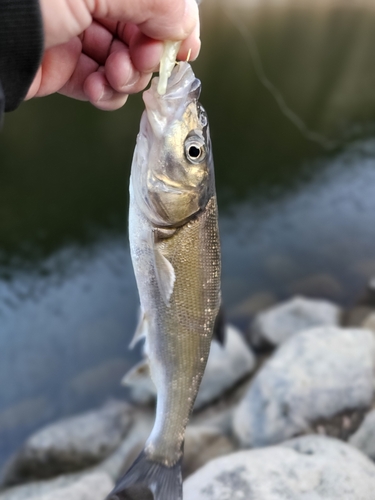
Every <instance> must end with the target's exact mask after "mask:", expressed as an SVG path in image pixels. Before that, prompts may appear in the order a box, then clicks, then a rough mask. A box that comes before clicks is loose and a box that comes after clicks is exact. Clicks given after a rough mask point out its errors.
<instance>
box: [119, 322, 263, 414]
mask: <svg viewBox="0 0 375 500" xmlns="http://www.w3.org/2000/svg"><path fill="white" fill-rule="evenodd" d="M254 368H255V356H254V354H253V353H252V351H251V350H250V348H249V347H248V346H247V344H246V342H245V340H244V339H243V337H242V335H241V333H240V332H239V331H238V330H237V329H236V328H235V327H234V326H231V325H227V326H226V342H225V345H224V347H223V346H221V345H220V344H218V343H217V342H216V341H215V340H214V341H213V342H212V344H211V351H210V356H209V358H208V362H207V367H206V371H205V373H204V376H203V380H202V383H201V386H200V389H199V392H198V396H197V399H196V402H195V409H196V410H197V409H200V408H202V407H203V406H205V405H207V404H208V403H210V402H212V401H213V400H215V399H217V398H218V397H220V396H221V395H222V394H223V393H224V392H225V391H227V390H228V389H230V388H231V387H233V386H234V385H235V384H237V383H238V382H239V381H240V380H241V379H243V378H244V377H246V375H249V374H250V373H251V372H252V371H253V370H254ZM124 382H126V383H127V384H129V385H132V386H134V388H135V389H134V391H133V392H132V398H133V399H134V400H135V401H136V402H140V403H145V402H148V401H149V400H150V399H151V396H152V397H153V399H155V396H156V389H155V386H154V385H153V383H152V382H151V379H150V372H149V369H148V366H147V364H145V363H140V364H138V365H137V366H136V367H134V368H133V370H131V372H130V373H129V374H126V375H125V377H124V379H123V383H124Z"/></svg>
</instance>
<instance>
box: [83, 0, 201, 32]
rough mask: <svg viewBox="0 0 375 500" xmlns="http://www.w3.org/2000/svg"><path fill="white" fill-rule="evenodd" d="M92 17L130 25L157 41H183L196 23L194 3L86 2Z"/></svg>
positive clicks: (188, 0)
mask: <svg viewBox="0 0 375 500" xmlns="http://www.w3.org/2000/svg"><path fill="white" fill-rule="evenodd" d="M86 5H87V6H88V8H89V10H90V12H91V14H92V15H93V16H94V17H96V18H102V19H113V20H120V21H124V22H130V23H133V24H136V25H138V26H139V27H140V29H141V31H142V32H143V33H144V34H145V35H147V36H149V37H150V38H155V39H157V40H167V39H168V40H184V39H185V38H187V37H188V36H189V35H190V34H191V33H192V32H193V30H194V28H195V26H196V24H197V22H198V6H197V3H196V1H195V0H173V1H171V0H158V1H157V2H155V0H139V1H136V2H135V1H134V0H112V1H108V0H106V1H101V2H92V1H91V0H86Z"/></svg>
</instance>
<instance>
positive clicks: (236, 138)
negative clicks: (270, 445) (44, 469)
mask: <svg viewBox="0 0 375 500" xmlns="http://www.w3.org/2000/svg"><path fill="white" fill-rule="evenodd" d="M373 5H374V4H373V2H364V1H363V2H361V1H359V0H358V1H356V2H353V1H345V0H336V1H335V0H320V1H318V0H314V1H312V0H311V1H308V0H298V1H297V0H295V1H293V0H273V1H271V0H269V1H267V0H259V1H256V0H227V1H226V2H219V1H217V0H205V1H204V2H203V4H202V7H201V16H202V52H201V56H200V58H199V60H198V61H197V62H196V63H194V65H193V67H194V70H195V72H196V75H197V76H198V77H199V78H200V79H201V80H202V83H203V92H202V96H201V102H202V103H203V105H204V107H205V108H206V110H207V112H208V116H209V119H210V125H211V135H212V141H213V147H214V157H215V166H216V181H217V191H218V198H219V206H220V228H221V239H222V250H223V297H224V304H225V307H226V311H227V316H228V317H229V319H230V320H231V321H233V322H235V323H237V324H238V325H239V326H241V327H242V328H243V329H246V326H247V324H248V321H249V319H250V316H251V312H252V311H251V304H254V301H255V302H256V301H258V302H259V301H260V302H262V301H263V303H272V302H276V301H280V300H282V299H285V298H288V297H290V296H292V295H295V294H297V293H301V294H303V295H306V296H310V297H322V298H328V299H331V300H333V301H335V302H336V303H338V304H341V305H344V306H346V307H351V306H352V305H354V304H355V303H357V302H358V301H359V300H360V298H361V296H362V294H363V291H364V290H365V288H366V284H367V282H368V280H369V279H370V278H371V276H373V275H375V223H374V220H375V196H374V193H375V168H374V166H375V58H374V47H375V6H373ZM142 109H143V105H142V100H141V96H133V97H131V98H130V99H129V101H128V103H127V104H126V106H125V107H124V108H123V109H122V110H120V111H117V112H114V113H105V112H101V111H98V110H95V109H94V108H93V107H91V106H90V105H89V104H87V103H81V102H74V101H72V100H69V99H67V98H65V97H62V96H52V97H48V98H43V99H41V100H33V101H31V102H27V103H25V104H23V105H21V107H20V108H19V109H18V110H17V111H16V112H14V113H11V114H8V115H7V116H6V119H5V124H4V127H3V130H2V131H1V134H0V467H1V464H3V463H4V461H5V460H6V459H7V458H8V457H9V456H10V455H11V453H12V452H13V451H15V450H16V449H17V447H19V446H20V444H21V443H22V442H23V440H24V439H25V437H27V436H28V435H29V434H30V433H31V432H32V431H34V430H35V429H36V428H38V427H40V426H41V425H43V424H45V423H47V422H50V421H52V420H54V419H56V418H60V417H62V416H66V415H70V414H73V413H76V412H78V411H81V410H84V409H87V408H92V407H94V406H97V405H99V404H101V403H102V402H104V401H105V400H107V399H108V398H109V397H111V396H116V397H124V398H126V397H127V393H126V390H125V389H124V388H121V386H120V379H121V378H122V376H123V374H124V373H125V372H126V371H127V370H128V369H129V368H130V367H131V366H132V365H133V364H134V363H135V361H136V360H137V359H138V357H139V352H138V351H137V350H135V351H132V352H130V351H128V347H127V346H128V343H129V340H130V338H131V336H132V334H133V331H134V327H135V324H136V316H137V306H138V296H137V291H136V286H135V280H134V276H133V272H132V267H131V261H130V257H129V247H128V238H127V206H128V179H129V172H130V164H131V158H132V154H133V150H134V144H135V138H136V134H137V132H138V127H139V121H140V116H141V112H142ZM249 304H250V305H249Z"/></svg>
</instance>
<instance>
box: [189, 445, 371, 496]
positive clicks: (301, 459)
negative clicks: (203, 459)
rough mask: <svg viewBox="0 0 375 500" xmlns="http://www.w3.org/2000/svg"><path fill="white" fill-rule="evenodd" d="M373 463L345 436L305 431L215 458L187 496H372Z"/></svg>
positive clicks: (191, 479) (197, 475) (191, 483)
mask: <svg viewBox="0 0 375 500" xmlns="http://www.w3.org/2000/svg"><path fill="white" fill-rule="evenodd" d="M374 491H375V465H374V464H373V463H372V462H371V461H370V460H368V458H367V457H365V456H364V455H362V454H361V453H360V452H358V451H357V450H355V449H354V448H352V447H351V446H349V445H347V444H344V443H342V442H341V441H338V440H335V439H331V438H325V437H320V436H305V437H301V438H297V439H294V440H292V441H288V442H286V443H283V444H282V445H280V446H272V447H268V448H263V449H258V450H247V451H240V452H237V453H232V454H231V455H227V456H225V457H221V458H218V459H216V460H212V461H211V462H209V463H208V464H206V465H205V466H204V467H203V468H202V469H199V470H198V471H197V472H196V473H195V474H193V475H192V476H190V477H189V478H188V479H187V480H186V481H185V483H184V500H334V499H335V500H336V499H340V500H341V499H342V500H373V499H374Z"/></svg>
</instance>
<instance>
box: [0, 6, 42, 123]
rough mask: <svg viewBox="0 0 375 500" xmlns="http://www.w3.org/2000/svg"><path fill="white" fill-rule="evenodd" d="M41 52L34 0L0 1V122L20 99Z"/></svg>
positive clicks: (25, 91)
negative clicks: (4, 113)
mask: <svg viewBox="0 0 375 500" xmlns="http://www.w3.org/2000/svg"><path fill="white" fill-rule="evenodd" d="M42 54H43V25H42V17H41V14H40V8H39V2H38V0H0V123H1V116H2V113H3V112H4V111H12V110H14V109H15V108H16V107H17V106H18V105H19V104H20V102H21V101H22V100H23V99H24V97H25V95H26V93H27V91H28V89H29V87H30V85H31V83H32V81H33V78H34V76H35V73H36V72H37V69H38V67H39V64H40V60H41V57H42Z"/></svg>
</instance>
